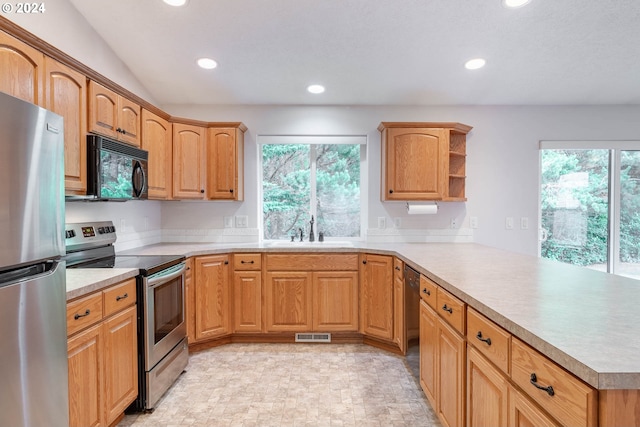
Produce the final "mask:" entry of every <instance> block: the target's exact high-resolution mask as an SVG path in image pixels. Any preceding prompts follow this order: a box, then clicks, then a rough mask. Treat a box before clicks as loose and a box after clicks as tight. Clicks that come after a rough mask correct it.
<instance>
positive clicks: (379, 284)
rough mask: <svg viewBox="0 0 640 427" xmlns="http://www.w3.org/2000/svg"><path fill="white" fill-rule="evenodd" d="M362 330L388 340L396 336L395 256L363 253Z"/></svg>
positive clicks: (361, 278)
mask: <svg viewBox="0 0 640 427" xmlns="http://www.w3.org/2000/svg"><path fill="white" fill-rule="evenodd" d="M360 262H361V263H360V328H361V332H362V333H364V334H366V335H370V336H373V337H377V338H382V339H385V340H388V341H391V340H392V339H393V332H394V330H393V308H394V306H393V258H392V257H390V256H386V255H370V254H363V255H361V256H360Z"/></svg>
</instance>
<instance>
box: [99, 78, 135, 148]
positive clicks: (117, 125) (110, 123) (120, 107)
mask: <svg viewBox="0 0 640 427" xmlns="http://www.w3.org/2000/svg"><path fill="white" fill-rule="evenodd" d="M140 110H141V108H140V106H139V105H138V104H136V103H135V102H132V101H130V100H128V99H127V98H125V97H123V96H121V95H118V94H117V93H115V92H114V91H112V90H110V89H107V88H106V87H104V86H102V85H101V84H99V83H96V82H94V81H93V80H91V81H89V131H91V132H95V133H99V134H101V135H104V136H108V137H110V138H113V139H117V140H119V141H122V142H126V143H127V144H131V145H135V146H137V147H139V146H140V114H141V113H140Z"/></svg>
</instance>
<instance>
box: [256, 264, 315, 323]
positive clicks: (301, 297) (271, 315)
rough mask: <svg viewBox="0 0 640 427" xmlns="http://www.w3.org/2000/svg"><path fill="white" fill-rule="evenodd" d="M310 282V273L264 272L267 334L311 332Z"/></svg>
mask: <svg viewBox="0 0 640 427" xmlns="http://www.w3.org/2000/svg"><path fill="white" fill-rule="evenodd" d="M312 280H313V279H312V273H311V272H304V271H269V272H267V274H266V286H265V289H266V295H265V303H266V314H267V325H266V328H267V331H269V332H309V331H311V328H312V320H311V316H312V312H313V311H312V305H311V304H312V299H311V295H312V290H311V282H312Z"/></svg>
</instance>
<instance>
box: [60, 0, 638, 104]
mask: <svg viewBox="0 0 640 427" xmlns="http://www.w3.org/2000/svg"><path fill="white" fill-rule="evenodd" d="M70 1H71V3H72V4H73V5H74V6H75V7H76V8H77V9H78V10H79V11H80V13H81V14H82V15H84V16H85V17H86V19H87V21H88V22H89V23H90V24H91V25H92V26H93V27H94V28H95V30H96V31H97V32H98V34H100V36H101V37H102V38H104V40H105V41H106V42H107V43H108V44H109V45H110V46H111V48H112V49H113V50H114V52H115V53H116V54H117V55H118V56H119V57H120V58H121V59H122V60H123V61H124V62H125V63H126V64H127V65H128V67H129V68H130V69H131V71H132V72H133V74H134V75H135V76H136V77H137V78H138V79H139V80H140V81H141V82H142V84H143V85H144V86H145V87H146V89H147V90H148V91H149V92H150V93H151V95H153V96H154V98H155V100H156V101H157V102H158V103H160V105H168V104H310V105H318V104H322V105H573V104H580V105H582V104H589V105H595V104H640V1H638V0H532V1H531V3H529V4H528V5H526V6H524V7H521V8H518V9H507V8H505V7H503V6H502V4H501V2H500V0H313V1H312V0H190V1H189V3H188V4H187V6H185V7H180V8H176V7H171V6H168V5H166V4H165V3H163V2H162V0H135V1H132V0H91V1H87V0H70ZM202 56H208V57H211V58H213V59H215V60H216V61H217V62H218V67H217V68H216V69H214V70H202V69H200V68H199V67H197V65H196V63H195V61H196V59H197V58H199V57H202ZM475 57H483V58H485V59H486V61H487V65H486V66H485V67H484V68H482V69H480V70H475V71H470V70H467V69H465V68H464V63H465V61H467V60H469V59H471V58H475ZM313 83H319V84H322V85H324V86H326V92H324V93H323V94H320V95H312V94H310V93H308V92H307V91H306V87H307V86H308V85H310V84H313Z"/></svg>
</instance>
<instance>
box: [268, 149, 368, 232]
mask: <svg viewBox="0 0 640 427" xmlns="http://www.w3.org/2000/svg"><path fill="white" fill-rule="evenodd" d="M313 152H315V159H316V188H315V191H316V199H317V218H316V225H315V231H316V232H318V231H322V232H324V233H325V235H326V236H341V237H346V236H358V235H359V234H360V146H358V145H317V146H314V147H313V150H312V147H311V146H309V145H302V144H288V145H285V144H283V145H264V146H263V147H262V164H263V175H262V191H263V213H264V238H265V239H286V238H287V237H289V236H291V235H293V234H295V235H298V233H299V232H298V230H299V229H300V228H302V229H303V230H305V235H306V236H308V231H309V223H308V222H309V220H310V219H311V213H310V208H311V206H310V203H311V184H310V176H311V160H310V157H311V153H313Z"/></svg>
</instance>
